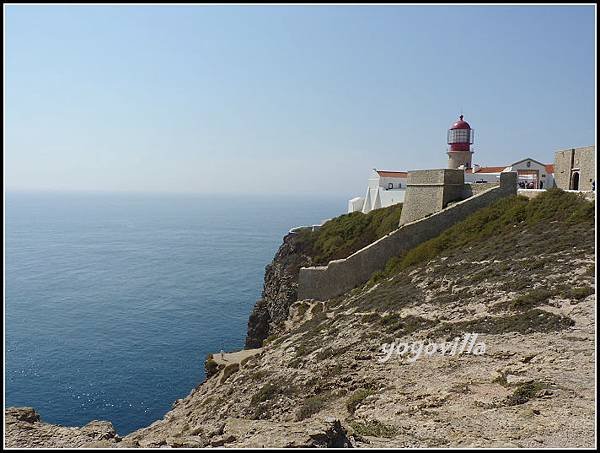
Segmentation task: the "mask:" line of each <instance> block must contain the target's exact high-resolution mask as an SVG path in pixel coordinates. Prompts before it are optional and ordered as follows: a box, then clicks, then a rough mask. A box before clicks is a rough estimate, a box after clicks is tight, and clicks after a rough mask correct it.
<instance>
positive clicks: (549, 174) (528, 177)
mask: <svg viewBox="0 0 600 453" xmlns="http://www.w3.org/2000/svg"><path fill="white" fill-rule="evenodd" d="M505 171H515V172H517V178H518V184H519V188H522V189H550V188H552V187H554V165H553V164H543V163H541V162H538V161H537V160H535V159H531V158H527V159H522V160H519V161H517V162H515V163H513V164H510V165H507V166H506V167H481V166H479V165H473V168H468V169H467V170H465V182H466V183H477V182H498V181H500V173H502V172H505Z"/></svg>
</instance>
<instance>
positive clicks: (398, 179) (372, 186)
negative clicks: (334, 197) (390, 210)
mask: <svg viewBox="0 0 600 453" xmlns="http://www.w3.org/2000/svg"><path fill="white" fill-rule="evenodd" d="M407 176H408V173H407V172H405V171H384V170H376V169H373V174H372V176H371V177H370V178H369V182H368V185H367V193H366V194H365V196H364V197H356V198H353V199H351V200H349V201H348V212H349V213H350V212H356V211H360V212H362V213H364V214H367V213H368V212H371V211H372V210H373V209H379V208H385V207H387V206H391V205H393V204H397V203H402V202H404V194H405V193H406V178H407Z"/></svg>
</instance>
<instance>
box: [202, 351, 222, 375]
mask: <svg viewBox="0 0 600 453" xmlns="http://www.w3.org/2000/svg"><path fill="white" fill-rule="evenodd" d="M204 372H205V374H206V378H207V379H208V378H210V377H212V376H214V375H215V374H216V373H218V372H219V364H218V363H217V362H216V361H215V359H213V356H212V354H209V355H208V356H207V357H206V360H205V361H204Z"/></svg>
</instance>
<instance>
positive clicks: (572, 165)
mask: <svg viewBox="0 0 600 453" xmlns="http://www.w3.org/2000/svg"><path fill="white" fill-rule="evenodd" d="M595 154H596V146H595V145H592V146H585V147H581V148H571V149H565V150H562V151H557V152H556V153H555V155H554V182H555V184H556V187H558V188H560V189H563V190H569V189H574V188H575V187H573V174H574V173H578V175H579V187H578V188H577V189H578V190H583V191H590V190H592V183H593V182H594V181H596V159H595Z"/></svg>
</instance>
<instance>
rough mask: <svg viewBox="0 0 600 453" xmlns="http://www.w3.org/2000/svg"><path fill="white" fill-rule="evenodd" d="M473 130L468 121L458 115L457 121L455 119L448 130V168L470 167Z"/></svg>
mask: <svg viewBox="0 0 600 453" xmlns="http://www.w3.org/2000/svg"><path fill="white" fill-rule="evenodd" d="M474 132H475V131H474V130H473V129H471V126H469V123H467V122H466V121H464V120H463V116H462V115H460V117H459V119H458V121H456V122H455V123H454V124H453V125H452V126H450V129H449V130H448V145H450V148H449V149H448V168H454V169H457V168H459V167H460V168H471V158H472V155H473V151H471V145H472V144H473V134H474Z"/></svg>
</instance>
